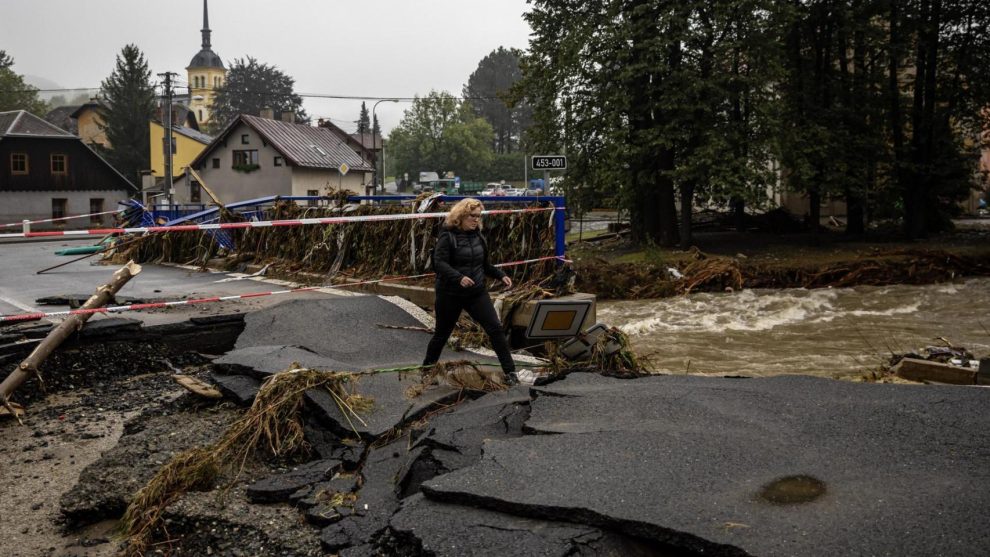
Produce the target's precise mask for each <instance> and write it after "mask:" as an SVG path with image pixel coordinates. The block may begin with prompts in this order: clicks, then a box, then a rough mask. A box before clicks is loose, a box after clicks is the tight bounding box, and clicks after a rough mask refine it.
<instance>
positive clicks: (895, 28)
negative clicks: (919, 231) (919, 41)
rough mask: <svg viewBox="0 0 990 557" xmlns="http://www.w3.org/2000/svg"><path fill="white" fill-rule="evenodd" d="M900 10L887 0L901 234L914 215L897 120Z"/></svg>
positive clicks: (890, 117) (901, 128)
mask: <svg viewBox="0 0 990 557" xmlns="http://www.w3.org/2000/svg"><path fill="white" fill-rule="evenodd" d="M900 20H901V11H900V2H898V1H897V0H892V1H891V2H890V44H889V52H888V55H887V56H888V58H889V67H888V71H887V96H888V97H889V98H888V102H889V103H890V106H889V109H888V110H889V112H888V120H889V121H890V135H891V142H892V143H893V144H894V169H893V170H894V177H895V179H896V182H897V185H898V189H899V190H900V193H901V202H902V203H903V205H904V234H905V235H906V236H908V237H911V231H912V229H913V219H914V212H915V211H914V198H913V196H912V192H911V179H910V176H909V175H908V172H907V169H906V168H905V167H906V162H907V161H906V156H905V155H906V154H905V152H904V126H903V124H902V123H901V90H900V86H899V81H898V72H899V71H900V69H899V68H900V65H899V60H900V52H901V35H900V27H901V21H900Z"/></svg>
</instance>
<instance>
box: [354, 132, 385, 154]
mask: <svg viewBox="0 0 990 557" xmlns="http://www.w3.org/2000/svg"><path fill="white" fill-rule="evenodd" d="M351 137H353V138H354V139H355V140H356V141H358V142H359V143H361V145H363V146H364V148H365V149H368V150H378V149H380V148H381V147H382V136H381V135H379V134H377V133H376V134H372V133H371V132H365V133H352V134H351Z"/></svg>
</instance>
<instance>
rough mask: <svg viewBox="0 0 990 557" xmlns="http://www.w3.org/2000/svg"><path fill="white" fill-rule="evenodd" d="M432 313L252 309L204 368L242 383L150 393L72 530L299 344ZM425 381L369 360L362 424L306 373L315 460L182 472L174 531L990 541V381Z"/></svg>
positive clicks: (703, 551)
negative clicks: (967, 384) (491, 385)
mask: <svg viewBox="0 0 990 557" xmlns="http://www.w3.org/2000/svg"><path fill="white" fill-rule="evenodd" d="M424 325H425V326H428V325H429V321H428V318H425V317H423V315H422V314H421V313H420V312H419V311H418V309H417V308H415V307H409V306H408V304H402V303H401V302H399V301H394V300H386V299H383V298H380V297H376V296H355V297H346V298H344V297H342V298H326V299H319V300H305V301H290V302H285V303H281V304H278V305H275V306H272V307H268V308H263V309H260V310H257V311H253V312H251V313H248V314H247V315H246V316H245V317H244V318H243V329H242V330H241V331H240V333H239V334H238V336H237V337H236V340H235V341H234V343H233V345H232V346H228V347H227V349H226V350H224V353H223V354H222V355H219V356H210V357H207V358H206V359H205V360H204V359H202V358H200V359H199V360H197V361H198V362H199V364H200V365H198V366H192V367H189V368H188V369H187V371H186V372H187V373H189V374H191V375H195V376H197V377H199V378H201V379H203V380H205V381H207V382H209V383H211V384H213V385H215V386H216V387H217V388H219V390H220V391H221V392H222V393H223V394H224V399H225V400H222V401H215V400H210V399H203V398H199V397H197V396H196V395H194V394H191V393H185V394H178V393H180V392H184V391H177V390H175V391H173V392H174V393H175V394H174V395H173V396H171V397H159V398H156V399H154V400H153V401H152V402H150V403H149V404H148V405H146V406H145V407H143V408H142V410H141V412H139V413H137V415H136V416H134V417H132V418H130V419H129V421H128V422H127V423H126V424H125V426H124V428H123V434H122V436H121V437H120V439H119V440H118V441H117V442H116V444H115V446H113V447H112V448H110V449H109V450H107V451H106V452H105V453H104V454H103V455H102V456H101V457H100V458H99V459H97V460H96V461H94V462H92V463H91V464H90V465H89V466H87V467H86V468H85V469H84V470H83V472H82V473H81V474H80V477H79V480H78V482H77V483H76V484H75V486H74V487H72V489H70V490H69V491H68V492H66V493H65V494H64V495H63V496H62V498H61V502H60V512H61V514H62V516H63V517H64V519H65V520H67V522H68V524H69V525H70V526H71V527H72V528H78V527H82V526H85V525H86V524H89V523H93V522H96V521H98V520H102V519H116V518H118V517H119V516H120V515H121V514H122V513H123V511H124V509H125V507H126V506H127V504H128V502H129V501H130V499H131V497H132V496H133V494H134V492H135V491H136V490H137V489H139V488H140V487H141V486H142V485H144V484H145V483H147V482H148V480H149V479H150V478H151V477H152V476H153V475H154V474H155V472H156V471H157V470H158V468H159V467H160V466H161V465H162V464H163V463H164V462H165V461H167V460H168V458H170V457H171V456H174V455H175V454H177V453H179V452H181V451H183V450H186V449H189V448H191V447H195V446H202V445H206V444H209V443H212V442H215V441H216V440H217V439H218V438H219V437H220V436H221V435H222V433H223V431H224V429H225V428H226V427H227V426H229V425H230V424H231V423H232V422H233V421H234V420H236V419H237V417H238V416H239V415H240V414H242V413H243V411H244V410H243V409H244V407H245V406H246V405H249V404H250V403H251V402H252V400H253V399H254V397H255V395H256V394H257V393H258V389H259V388H260V386H261V384H262V382H263V381H264V380H265V379H266V378H267V377H269V376H271V375H272V374H274V373H277V372H280V371H282V370H284V369H286V368H288V367H290V366H291V365H293V364H300V365H302V366H305V367H307V368H311V369H325V370H335V371H339V370H361V369H371V368H375V369H382V368H400V367H402V366H408V365H410V364H416V363H418V362H419V361H420V358H421V357H422V351H423V348H424V346H425V344H426V341H427V340H428V338H429V333H428V332H426V331H424V330H422V329H425V327H424ZM445 357H446V358H456V359H470V360H475V361H487V362H494V359H493V358H490V357H488V356H485V355H481V354H467V355H465V354H463V353H460V354H458V353H453V352H450V351H449V350H448V351H447V352H445ZM121 380H122V381H123V380H126V379H121ZM420 381H421V380H420V377H419V374H418V373H398V372H396V373H379V374H374V375H368V376H364V377H361V378H360V380H359V381H358V383H357V389H358V391H359V392H360V393H361V394H362V395H363V396H367V397H370V398H371V399H372V400H373V401H374V406H373V408H372V410H370V411H369V412H367V413H366V414H363V415H362V421H361V422H360V423H350V422H349V420H348V419H347V416H344V415H343V414H342V413H341V411H340V408H339V406H337V405H335V404H332V403H331V401H329V400H328V399H327V395H326V394H325V393H322V392H319V391H313V392H310V393H308V394H307V396H306V403H305V408H304V413H303V415H304V433H305V437H306V440H307V442H308V443H309V445H310V446H311V447H312V458H311V459H310V460H309V461H307V462H301V463H295V464H291V465H290V464H289V463H286V462H284V461H262V462H257V463H253V464H250V465H248V466H247V467H246V468H245V469H244V470H243V472H242V476H241V478H240V480H239V481H238V482H237V483H236V484H234V485H233V486H230V487H229V490H228V489H226V488H224V487H223V486H215V487H214V488H212V489H210V490H207V491H190V492H188V493H185V494H184V495H183V496H182V497H181V498H179V499H178V500H177V501H176V502H174V503H172V504H171V505H169V506H168V508H167V509H166V510H165V514H164V516H163V519H164V523H163V524H164V531H167V533H168V536H167V538H165V537H162V538H161V539H160V542H163V543H164V545H162V546H158V547H162V548H165V549H167V551H168V552H169V553H171V554H173V555H206V554H212V555H231V556H233V555H322V554H340V555H349V556H357V555H409V556H419V555H450V556H454V555H457V556H460V555H487V554H492V555H494V554H499V555H505V554H507V553H508V554H519V555H560V556H564V555H602V554H610V555H787V556H800V555H809V556H810V555H835V554H900V555H936V554H951V555H977V554H985V553H986V552H987V551H988V549H990V535H988V534H987V533H986V532H985V528H983V527H982V520H983V519H982V516H983V515H984V512H983V511H984V509H985V508H986V506H987V504H988V503H990V490H988V489H987V487H986V486H987V485H990V482H988V480H990V469H988V467H987V466H986V464H987V449H986V447H987V446H988V445H990V443H988V442H990V433H988V431H990V427H988V426H990V417H988V415H987V412H986V408H987V404H988V403H990V391H987V390H986V389H981V388H959V387H941V386H926V387H923V388H921V387H916V386H907V385H890V384H855V383H848V382H838V381H831V380H826V379H816V378H810V377H799V376H789V377H774V378H761V379H739V378H712V377H689V376H651V377H644V378H639V379H617V378H611V377H603V376H601V375H598V374H594V373H572V374H570V375H568V376H566V377H563V378H560V379H559V380H557V381H554V382H551V383H549V384H546V385H543V386H537V387H526V386H514V387H511V388H508V389H505V390H501V391H497V392H490V393H480V392H470V391H465V390H462V389H457V388H454V387H451V386H445V385H432V386H430V387H428V388H427V389H425V390H423V391H417V392H416V393H411V392H410V387H412V386H415V385H418V384H420ZM118 396H126V393H120V394H119V395H118ZM231 402H233V404H231Z"/></svg>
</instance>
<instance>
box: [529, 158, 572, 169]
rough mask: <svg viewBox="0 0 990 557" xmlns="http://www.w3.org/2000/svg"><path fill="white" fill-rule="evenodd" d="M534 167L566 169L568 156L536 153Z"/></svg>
mask: <svg viewBox="0 0 990 557" xmlns="http://www.w3.org/2000/svg"><path fill="white" fill-rule="evenodd" d="M533 168H534V169H535V170H566V169H567V157H565V156H564V155H535V156H534V157H533Z"/></svg>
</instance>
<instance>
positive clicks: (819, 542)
mask: <svg viewBox="0 0 990 557" xmlns="http://www.w3.org/2000/svg"><path fill="white" fill-rule="evenodd" d="M534 391H536V392H538V393H542V394H540V396H538V397H537V399H536V400H535V401H533V402H532V404H531V406H532V413H531V416H530V418H529V420H528V421H527V422H526V427H527V429H528V430H530V431H533V432H537V433H557V434H558V435H527V436H523V437H519V438H514V439H501V440H491V441H488V442H487V443H486V444H485V447H484V453H483V456H482V459H481V461H480V462H479V463H478V464H476V465H473V466H470V467H467V468H463V469H460V470H457V471H454V472H451V473H449V474H446V475H443V476H438V477H436V478H433V479H432V480H429V481H427V482H425V483H424V484H423V486H422V491H423V493H424V494H425V495H426V496H427V497H428V498H430V499H432V500H436V501H441V502H447V503H455V504H460V505H470V506H481V507H484V508H487V509H490V510H495V511H500V512H509V513H512V514H516V515H521V516H526V517H529V518H541V519H554V518H558V517H562V516H566V517H567V519H568V521H570V522H578V523H582V524H587V525H590V526H597V527H600V528H605V529H608V530H611V531H616V532H621V533H624V534H626V535H631V536H635V537H638V538H646V539H649V540H652V541H655V542H658V543H663V544H666V545H669V546H672V547H675V548H679V549H680V550H682V551H688V552H704V553H705V554H716V555H723V554H725V555H733V554H738V555H742V554H755V555H793V556H802V555H823V554H828V555H842V554H882V553H889V552H891V551H893V552H897V553H912V554H919V555H927V554H955V555H970V554H981V553H983V552H984V549H985V548H986V539H987V538H986V536H985V535H983V534H982V530H981V526H980V517H981V516H982V513H983V509H985V508H986V507H987V505H988V504H990V490H986V489H973V486H974V485H976V484H974V483H973V482H974V481H976V482H978V481H979V480H977V479H978V478H985V477H986V466H985V461H986V460H985V453H986V449H985V447H986V446H987V445H988V444H990V414H988V413H987V412H986V411H985V409H986V408H987V405H988V404H990V392H988V391H987V390H986V389H959V388H957V387H939V386H930V387H925V388H919V387H916V386H909V385H885V384H868V385H866V384H856V383H851V382H842V381H832V380H827V379H817V378H810V377H798V376H789V377H773V378H765V379H763V378H761V379H747V380H739V379H721V378H704V377H690V376H660V377H647V378H642V379H635V380H618V379H609V378H603V377H599V376H594V375H589V374H575V375H571V376H569V377H568V378H567V379H565V380H563V381H560V382H558V383H554V384H551V385H548V386H546V387H541V388H536V389H534ZM878 471H882V473H878ZM795 477H806V478H811V479H813V480H814V481H815V482H819V483H820V484H821V487H822V488H823V489H820V490H818V491H816V492H814V493H810V495H809V497H808V498H806V499H805V500H804V501H803V502H796V501H794V502H781V501H782V499H780V498H776V499H774V500H771V499H769V498H763V494H765V493H766V492H767V488H768V487H769V486H773V485H781V484H782V482H785V483H784V484H785V485H786V481H789V480H790V479H792V478H795ZM980 485H982V484H980ZM864 516H869V517H870V520H869V521H864V520H862V517H864ZM892 525H896V526H892ZM933 532H936V533H937V534H936V535H933V534H932V533H933ZM976 532H980V533H979V534H974V533H976Z"/></svg>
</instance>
